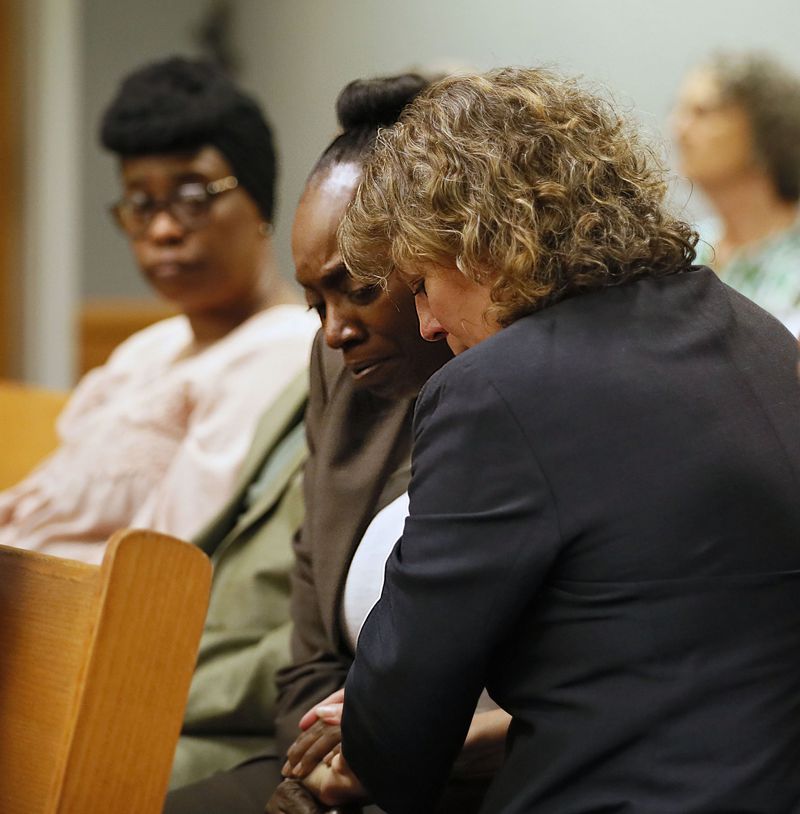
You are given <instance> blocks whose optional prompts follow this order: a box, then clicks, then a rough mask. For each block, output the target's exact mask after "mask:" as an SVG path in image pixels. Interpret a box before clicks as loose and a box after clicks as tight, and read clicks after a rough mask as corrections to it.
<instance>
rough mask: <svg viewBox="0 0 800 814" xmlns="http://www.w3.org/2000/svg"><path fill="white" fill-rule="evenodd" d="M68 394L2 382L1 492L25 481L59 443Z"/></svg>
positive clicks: (0, 403) (0, 432)
mask: <svg viewBox="0 0 800 814" xmlns="http://www.w3.org/2000/svg"><path fill="white" fill-rule="evenodd" d="M66 401H67V393H59V392H56V391H52V390H42V389H40V388H38V387H28V386H26V385H21V384H17V383H15V382H8V381H0V438H1V439H2V445H0V446H1V447H2V455H0V489H7V488H8V487H9V486H13V485H14V484H15V483H17V482H18V481H21V480H22V479H23V478H24V477H25V476H26V475H27V474H28V473H29V472H30V471H31V469H33V467H34V466H36V464H38V463H39V461H41V460H42V458H44V457H45V455H47V454H49V453H50V452H52V451H53V450H54V449H55V448H56V445H57V444H58V435H57V434H56V418H57V417H58V414H59V413H60V412H61V409H62V407H63V406H64V404H65V403H66Z"/></svg>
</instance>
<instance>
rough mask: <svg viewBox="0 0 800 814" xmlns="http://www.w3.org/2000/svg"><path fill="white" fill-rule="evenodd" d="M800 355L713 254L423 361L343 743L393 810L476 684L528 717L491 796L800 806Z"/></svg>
mask: <svg viewBox="0 0 800 814" xmlns="http://www.w3.org/2000/svg"><path fill="white" fill-rule="evenodd" d="M797 356H798V354H797V344H796V342H795V340H794V339H793V338H792V337H791V336H790V335H789V334H788V332H786V331H785V330H784V329H783V328H782V327H781V326H780V325H779V324H778V323H777V322H776V321H775V320H774V319H773V318H772V317H770V316H769V315H767V314H766V313H765V312H764V311H762V310H760V309H759V308H757V307H756V306H755V305H753V304H752V303H750V302H749V301H748V300H746V299H745V298H743V297H741V296H740V295H738V294H736V293H735V292H734V291H732V290H731V289H730V288H728V287H727V286H725V285H723V284H722V283H721V282H719V280H718V279H717V278H716V277H715V275H714V274H713V273H712V272H711V271H709V270H708V269H699V270H695V271H692V272H690V273H686V274H680V275H673V276H671V277H667V278H662V279H643V280H640V281H638V282H633V283H628V284H625V285H621V286H618V287H614V288H608V289H605V290H603V291H599V292H594V293H587V294H582V295H580V296H576V297H574V298H572V299H569V300H566V301H563V302H561V303H559V304H557V305H554V306H551V307H549V308H547V309H545V310H543V311H541V312H539V313H537V314H535V315H532V316H529V317H526V318H524V319H521V320H520V321H518V322H516V323H515V324H514V325H512V326H511V327H509V328H507V329H505V330H502V331H501V332H500V333H498V334H497V335H495V336H493V337H491V338H490V339H488V340H486V341H484V342H482V343H481V344H479V345H478V346H476V347H475V348H473V349H471V350H469V351H467V352H465V353H463V354H462V355H460V356H459V357H457V358H456V359H455V360H454V361H452V362H450V363H448V364H447V365H446V366H445V367H444V368H443V369H442V370H441V371H440V372H439V373H438V374H436V376H434V377H433V378H432V379H431V381H430V382H429V383H428V385H427V386H426V388H425V390H424V391H423V395H422V396H421V397H420V399H419V402H418V406H417V413H416V417H415V447H414V458H413V469H412V482H411V508H410V518H409V519H408V521H407V523H406V527H405V532H404V535H403V537H402V539H401V540H400V542H399V543H398V545H397V547H396V548H395V551H394V553H393V555H392V557H391V558H390V560H389V563H388V566H387V579H386V584H385V587H384V593H383V597H382V599H381V601H380V603H379V604H378V605H377V606H376V608H375V609H374V610H373V612H372V614H371V616H370V617H369V619H368V621H367V624H366V625H365V627H364V629H363V631H362V633H361V637H360V640H359V647H358V652H357V655H356V660H355V663H354V666H353V668H352V669H351V671H350V675H349V677H348V680H347V685H346V701H345V712H344V722H343V728H344V740H343V751H344V754H345V756H346V758H347V760H348V761H349V762H350V764H351V766H352V767H353V769H354V770H355V772H356V773H357V774H358V776H359V777H360V778H361V779H362V781H363V782H364V783H365V785H366V786H367V788H368V789H369V790H370V791H371V793H372V794H373V796H374V798H375V799H376V800H377V802H378V803H379V804H380V805H381V806H382V807H383V808H385V809H386V811H388V812H390V814H400V813H401V812H409V813H410V812H415V814H419V813H420V812H425V811H428V810H429V809H430V808H431V806H432V804H433V801H434V800H435V799H436V797H437V795H438V794H439V792H440V789H441V787H442V783H443V782H444V780H445V778H446V776H447V773H448V769H449V767H450V765H451V762H452V760H453V758H454V756H455V754H456V752H457V751H458V749H459V747H460V745H461V743H462V741H463V738H464V735H465V733H466V730H467V726H468V723H469V719H470V715H471V713H472V710H473V708H474V706H475V701H476V699H477V697H478V694H479V693H480V690H481V687H482V686H483V685H484V684H485V685H486V686H487V687H488V689H489V691H490V693H491V695H492V696H493V698H494V699H495V700H496V701H497V702H498V703H499V704H500V705H501V706H502V707H503V708H505V709H506V710H508V711H509V712H510V713H511V714H512V716H513V723H512V725H511V730H510V734H509V740H508V752H507V758H506V762H505V766H504V768H503V769H502V770H501V772H500V774H499V776H498V777H497V779H496V781H495V783H494V784H493V786H492V788H491V789H490V791H489V795H488V797H487V799H486V802H485V805H484V808H483V809H482V811H485V812H487V814H500V813H501V812H502V814H512V812H513V813H514V814H516V813H517V812H536V814H588V813H589V812H642V814H662V813H663V814H690V812H691V813H692V814H694V813H695V812H709V814H710V812H716V814H720V813H721V812H726V814H731V812H749V813H750V814H753V813H754V812H764V813H766V812H770V814H778V813H779V812H781V813H783V812H786V813H787V814H788V812H795V811H800V500H799V496H800V385H799V384H798V371H797V362H798V358H797ZM421 733H428V734H427V736H426V737H424V738H423V737H421Z"/></svg>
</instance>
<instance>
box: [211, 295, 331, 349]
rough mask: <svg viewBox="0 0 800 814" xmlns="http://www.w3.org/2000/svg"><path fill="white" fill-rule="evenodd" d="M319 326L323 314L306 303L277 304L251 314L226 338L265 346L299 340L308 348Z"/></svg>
mask: <svg viewBox="0 0 800 814" xmlns="http://www.w3.org/2000/svg"><path fill="white" fill-rule="evenodd" d="M318 329H319V318H318V317H317V315H316V314H314V313H311V312H309V311H308V309H306V308H304V307H303V306H302V305H276V306H275V307H273V308H268V309H266V310H265V311H260V312H259V313H257V314H255V315H253V316H252V317H250V319H248V320H247V321H245V322H243V323H242V324H241V325H240V326H239V327H238V328H236V329H235V330H233V331H231V333H230V334H228V336H227V337H225V340H224V341H225V342H226V343H228V344H236V345H239V346H241V347H247V346H258V347H263V343H265V342H290V343H291V342H296V343H299V344H301V345H302V346H303V347H304V348H305V349H306V350H308V349H309V348H310V347H311V341H312V339H313V338H314V334H315V333H316V332H317V330H318Z"/></svg>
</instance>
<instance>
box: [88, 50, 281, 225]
mask: <svg viewBox="0 0 800 814" xmlns="http://www.w3.org/2000/svg"><path fill="white" fill-rule="evenodd" d="M100 140H101V142H102V144H103V146H104V147H106V148H107V149H109V150H111V151H112V152H115V153H117V154H118V155H119V156H120V157H121V158H130V157H135V156H141V155H152V154H154V153H173V152H188V151H194V150H199V149H200V148H201V147H204V146H207V145H210V146H213V147H216V148H217V149H218V150H219V151H220V152H221V153H222V154H223V155H224V156H225V158H226V159H227V161H228V162H229V163H230V165H231V167H232V168H233V172H234V173H235V175H236V177H237V178H238V179H239V183H240V184H241V186H242V187H243V188H244V189H245V190H247V192H248V193H249V194H250V195H251V196H252V198H253V200H254V201H255V202H256V204H257V206H258V208H259V210H260V211H261V214H262V215H263V216H264V218H265V219H266V220H267V221H270V222H271V221H272V217H273V211H274V206H275V178H276V159H275V149H274V147H273V141H272V131H271V130H270V127H269V125H268V123H267V121H266V118H265V116H264V113H263V111H262V110H261V108H260V106H259V105H258V103H257V102H256V101H255V99H253V98H252V97H251V96H249V95H247V94H246V93H244V92H243V91H241V90H240V89H239V88H238V87H237V86H236V85H235V84H234V83H233V82H232V81H231V79H230V78H229V77H228V76H227V75H226V74H225V73H224V72H223V71H222V69H221V68H220V67H219V66H217V65H216V64H215V63H213V62H209V61H207V60H192V59H185V58H183V57H170V58H168V59H165V60H162V61H159V62H153V63H150V64H148V65H145V66H143V67H141V68H138V69H137V70H135V71H134V72H133V73H131V74H129V75H128V76H127V77H126V78H125V79H123V81H122V83H121V84H120V86H119V89H118V90H117V93H116V96H115V97H114V99H113V100H112V102H111V104H110V105H109V106H108V108H107V110H106V112H105V114H104V115H103V118H102V122H101V125H100Z"/></svg>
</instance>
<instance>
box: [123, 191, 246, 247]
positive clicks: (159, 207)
mask: <svg viewBox="0 0 800 814" xmlns="http://www.w3.org/2000/svg"><path fill="white" fill-rule="evenodd" d="M188 186H198V187H200V188H202V189H203V192H204V193H205V196H206V197H205V198H204V199H200V198H197V199H195V200H194V201H192V202H191V203H190V202H189V201H187V200H181V198H180V196H179V195H178V192H179V190H181V189H183V188H185V187H188ZM238 186H239V179H238V178H237V177H236V176H235V175H226V176H225V177H224V178H218V179H217V180H216V181H209V183H207V184H205V186H204V185H203V184H201V183H197V182H187V183H185V184H180V185H179V186H178V187H176V188H175V190H174V192H173V193H172V195H170V196H169V197H167V198H162V199H160V200H159V199H156V198H152V199H150V200H149V201H148V211H147V214H144V213H142V212H140V213H138V214H134V213H133V211H132V210H131V207H132V206H133V204H132V202H131V200H130V199H129V198H120V200H118V201H116V202H115V203H113V204H111V205H110V206H109V207H108V210H109V212H110V213H111V217H112V218H113V219H114V222H115V223H116V224H117V226H118V227H119V228H120V229H121V230H122V231H123V232H124V233H125V234H126V235H127V236H128V237H130V238H132V239H134V240H136V239H138V238H141V237H144V235H145V234H147V230H148V229H149V228H150V225H151V224H152V222H153V220H154V219H155V217H156V215H158V214H159V212H169V214H170V216H171V217H172V218H174V219H175V220H176V221H177V222H178V223H179V224H180V225H181V226H182V227H183V228H184V229H186V230H187V231H190V232H193V231H195V230H197V229H202V228H203V227H204V226H205V225H206V223H207V222H208V216H209V214H210V212H211V207H212V205H213V203H214V201H215V200H216V199H217V197H218V196H220V195H222V194H223V193H225V192H231V191H232V190H234V189H237V188H238ZM181 204H184V205H191V206H194V207H195V208H197V207H199V211H197V212H196V213H192V214H190V213H188V212H186V211H184V210H183V209H181ZM126 212H127V214H126Z"/></svg>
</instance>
